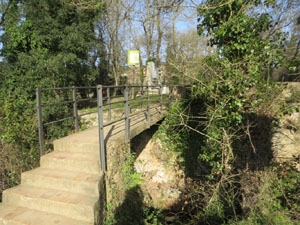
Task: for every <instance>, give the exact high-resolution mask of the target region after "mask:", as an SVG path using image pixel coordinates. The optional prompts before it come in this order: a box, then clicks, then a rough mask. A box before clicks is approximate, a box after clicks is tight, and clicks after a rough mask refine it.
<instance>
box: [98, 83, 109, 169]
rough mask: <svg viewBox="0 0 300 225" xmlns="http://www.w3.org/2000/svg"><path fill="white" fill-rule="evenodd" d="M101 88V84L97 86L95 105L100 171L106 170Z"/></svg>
mask: <svg viewBox="0 0 300 225" xmlns="http://www.w3.org/2000/svg"><path fill="white" fill-rule="evenodd" d="M102 91H103V88H102V85H98V86H97V105H98V126H99V147H100V162H101V169H102V171H106V169H107V168H106V156H105V145H104V130H103V129H104V127H103V93H102Z"/></svg>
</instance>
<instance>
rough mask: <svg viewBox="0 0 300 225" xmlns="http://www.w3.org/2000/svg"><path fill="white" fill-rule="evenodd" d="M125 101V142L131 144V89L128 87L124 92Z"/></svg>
mask: <svg viewBox="0 0 300 225" xmlns="http://www.w3.org/2000/svg"><path fill="white" fill-rule="evenodd" d="M124 100H125V141H126V142H129V88H128V86H127V85H126V86H125V91H124Z"/></svg>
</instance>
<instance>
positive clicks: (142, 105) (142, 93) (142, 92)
mask: <svg viewBox="0 0 300 225" xmlns="http://www.w3.org/2000/svg"><path fill="white" fill-rule="evenodd" d="M141 95H142V104H141V108H142V109H143V108H144V86H142V91H141Z"/></svg>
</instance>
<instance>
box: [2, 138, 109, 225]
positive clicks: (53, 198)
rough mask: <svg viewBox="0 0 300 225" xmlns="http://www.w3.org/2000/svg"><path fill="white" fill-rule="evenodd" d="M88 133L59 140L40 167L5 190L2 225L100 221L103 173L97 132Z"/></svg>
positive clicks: (91, 224) (81, 224) (68, 224)
mask: <svg viewBox="0 0 300 225" xmlns="http://www.w3.org/2000/svg"><path fill="white" fill-rule="evenodd" d="M82 133H83V134H82ZM94 134H95V132H94ZM87 135H89V133H88V132H79V133H78V134H74V135H71V136H68V137H65V138H62V139H59V140H56V141H55V142H54V151H53V152H51V153H49V154H46V155H44V156H42V157H41V161H40V167H39V168H36V169H34V170H31V171H27V172H25V173H22V179H21V184H20V185H18V186H16V187H13V188H11V189H7V190H5V191H4V192H3V202H2V203H1V204H0V225H25V224H26V225H94V224H99V218H100V217H101V216H100V207H101V206H100V205H101V204H102V203H103V202H102V200H103V199H104V197H103V196H102V195H103V194H102V193H101V191H100V190H101V189H102V188H103V185H104V176H103V174H102V173H101V172H100V171H101V170H100V165H99V164H100V160H99V147H98V146H99V144H98V140H97V137H98V135H97V134H96V135H93V137H92V139H91V138H89V137H88V136H87ZM85 136H87V137H86V139H87V140H86V141H85V139H84V138H82V137H85Z"/></svg>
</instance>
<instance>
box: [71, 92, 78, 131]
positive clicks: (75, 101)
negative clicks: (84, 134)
mask: <svg viewBox="0 0 300 225" xmlns="http://www.w3.org/2000/svg"><path fill="white" fill-rule="evenodd" d="M72 96H73V114H74V121H75V130H76V131H78V130H79V122H78V111H77V97H76V87H75V86H73V87H72Z"/></svg>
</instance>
